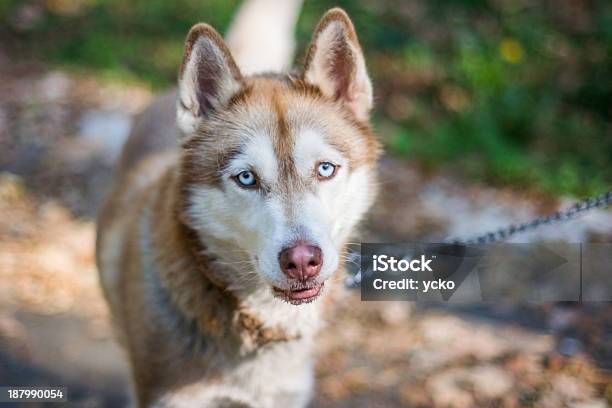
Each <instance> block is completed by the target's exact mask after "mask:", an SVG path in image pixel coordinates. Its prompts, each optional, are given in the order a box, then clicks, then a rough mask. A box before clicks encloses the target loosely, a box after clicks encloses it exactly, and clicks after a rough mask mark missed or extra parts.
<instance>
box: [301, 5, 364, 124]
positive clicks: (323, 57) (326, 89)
mask: <svg viewBox="0 0 612 408" xmlns="http://www.w3.org/2000/svg"><path fill="white" fill-rule="evenodd" d="M304 78H305V79H306V81H307V82H309V83H311V84H313V85H316V86H318V87H319V88H320V89H321V91H322V92H323V94H325V95H326V96H328V97H330V98H333V99H334V100H338V101H340V102H342V103H345V104H346V105H347V106H348V107H349V109H351V110H352V112H353V113H354V114H355V116H356V117H357V119H359V120H367V119H368V116H369V113H370V110H371V109H372V83H371V82H370V77H369V76H368V72H367V69H366V65H365V59H364V57H363V52H362V51H361V47H360V45H359V40H358V39H357V34H356V33H355V27H354V26H353V23H352V22H351V19H350V18H349V16H348V15H347V14H346V13H345V12H344V10H342V9H340V8H334V9H331V10H329V11H328V12H327V13H325V15H324V16H323V18H322V19H321V21H320V22H319V24H318V26H317V28H316V30H315V32H314V34H313V37H312V42H311V43H310V46H309V48H308V52H307V54H306V61H305V73H304Z"/></svg>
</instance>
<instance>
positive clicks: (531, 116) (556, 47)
mask: <svg viewBox="0 0 612 408" xmlns="http://www.w3.org/2000/svg"><path fill="white" fill-rule="evenodd" d="M279 1H281V0H279ZM41 4H42V6H41ZM238 4H239V2H238V1H237V0H176V1H167V0H132V1H121V0H47V1H36V2H24V1H15V0H5V1H4V2H2V3H0V23H2V26H3V27H4V28H2V29H1V30H2V31H0V34H1V35H2V36H3V37H5V38H7V39H9V40H10V42H11V43H12V44H13V45H12V51H14V52H15V53H17V54H19V53H22V54H35V55H36V56H37V57H40V56H43V57H44V58H45V59H47V60H48V61H51V62H54V63H60V64H69V65H74V66H78V67H85V68H90V69H95V70H97V71H99V72H102V73H105V74H108V75H112V76H114V77H118V78H126V77H127V78H138V79H139V80H144V81H147V82H148V83H150V84H151V85H152V86H153V87H155V88H163V87H167V86H170V85H171V84H173V83H174V81H175V78H176V71H177V67H178V65H179V62H180V58H181V54H182V45H183V40H184V37H185V35H186V33H187V31H188V29H189V27H190V26H191V25H192V24H193V23H195V22H197V21H206V22H209V23H211V24H213V25H214V26H216V27H218V28H220V29H223V28H225V27H226V26H227V24H228V22H229V21H230V19H231V16H232V15H233V13H234V11H235V8H236V7H237V5H238ZM28 5H29V6H31V7H34V6H33V5H38V6H37V7H38V8H39V16H38V17H36V18H31V17H30V20H33V22H32V21H30V22H28V21H26V24H24V23H23V22H20V21H19V18H22V19H23V17H22V16H21V17H20V13H22V14H23V8H24V7H26V6H28ZM336 5H339V6H341V7H343V8H345V9H346V10H347V11H348V12H349V14H350V15H351V16H352V18H353V20H354V22H355V25H356V27H357V30H358V33H359V36H360V39H361V42H362V44H363V47H364V50H365V52H366V54H367V58H368V64H369V68H370V71H371V74H372V76H373V79H374V82H375V86H376V92H377V110H376V113H375V120H376V122H377V123H378V125H379V127H380V128H381V129H383V130H384V131H383V132H381V133H382V136H383V138H384V140H385V142H386V144H387V146H388V149H389V150H390V151H391V152H393V153H395V154H397V155H400V156H403V157H406V158H407V159H410V160H413V161H416V162H418V163H420V164H422V165H424V166H426V167H429V168H439V167H444V168H450V169H451V170H452V171H456V172H460V173H462V174H464V175H467V176H469V177H472V178H476V179H480V180H484V181H487V182H492V183H501V184H510V185H515V186H518V187H524V188H536V189H538V190H541V191H544V192H549V193H554V194H558V193H564V194H573V195H584V194H592V193H596V192H600V191H602V190H604V189H609V188H610V185H611V184H612V120H611V119H612V58H611V55H612V2H610V1H606V0H591V1H587V0H559V1H554V2H553V1H544V0H538V1H536V0H489V1H486V0H430V1H426V0H416V1H390V0H377V1H373V0H372V1H368V0H350V1H349V0H338V1H337V2H330V1H323V0H306V4H305V7H304V11H303V13H302V15H301V18H300V22H299V25H298V29H297V34H298V42H299V45H300V49H301V50H303V49H304V48H305V46H306V44H307V43H308V40H309V38H310V34H311V32H312V29H313V27H314V26H315V25H316V23H317V20H318V18H319V17H320V15H321V14H322V13H323V12H324V11H325V10H326V9H328V8H330V7H332V6H336ZM30 14H32V13H30ZM25 15H26V17H27V13H26V14H25ZM26 20H27V18H26Z"/></svg>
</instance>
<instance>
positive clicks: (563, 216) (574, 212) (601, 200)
mask: <svg viewBox="0 0 612 408" xmlns="http://www.w3.org/2000/svg"><path fill="white" fill-rule="evenodd" d="M611 204H612V191H607V192H605V193H602V194H600V195H598V196H594V197H589V198H585V199H584V200H581V201H578V202H577V203H575V204H574V205H572V206H571V207H569V208H567V209H565V210H560V211H557V212H555V213H553V214H550V215H547V216H544V217H538V218H535V219H533V220H531V221H529V222H524V223H521V224H518V225H515V224H511V225H509V226H507V227H505V228H500V229H498V230H496V231H491V232H487V233H485V234H481V235H477V236H475V237H473V238H470V239H467V240H460V239H452V240H445V242H448V243H451V244H457V245H475V244H492V243H495V242H500V241H505V240H507V239H509V238H510V237H512V236H514V235H517V234H522V233H525V232H528V231H532V230H535V229H538V228H540V227H542V226H545V225H554V224H558V223H562V222H566V221H570V220H573V219H575V218H576V217H578V216H579V215H582V214H584V213H585V212H588V211H591V210H594V209H598V208H599V209H604V208H607V207H609V206H610V205H611ZM347 259H348V261H349V262H350V263H352V264H353V265H357V266H359V265H360V261H361V256H360V254H359V253H358V252H352V253H350V254H348V257H347ZM345 284H346V286H347V287H349V288H352V287H357V286H359V285H360V284H361V270H360V268H359V267H357V271H356V272H355V273H354V274H353V275H352V276H349V277H347V279H346V281H345Z"/></svg>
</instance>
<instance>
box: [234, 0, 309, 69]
mask: <svg viewBox="0 0 612 408" xmlns="http://www.w3.org/2000/svg"><path fill="white" fill-rule="evenodd" d="M302 2H303V0H282V1H279V0H245V1H244V3H243V4H242V6H241V7H240V10H238V13H237V14H236V16H235V17H234V20H233V22H232V24H231V25H230V28H229V30H228V32H227V35H226V41H227V44H228V46H229V48H230V50H231V51H232V54H233V56H234V59H235V60H236V62H237V63H238V66H239V67H240V70H241V71H242V73H243V74H245V75H250V74H256V73H261V72H268V71H274V72H283V71H286V70H288V69H290V68H291V63H292V62H293V52H294V49H295V38H294V27H295V23H296V21H297V18H298V15H299V12H300V9H301V6H302Z"/></svg>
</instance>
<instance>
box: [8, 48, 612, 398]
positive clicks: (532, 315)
mask: <svg viewBox="0 0 612 408" xmlns="http://www.w3.org/2000/svg"><path fill="white" fill-rule="evenodd" d="M0 75H1V76H2V78H7V79H8V80H6V81H2V83H0V172H1V173H0V215H1V216H0V281H1V282H2V283H1V284H0V384H3V385H4V384H6V385H41V384H48V385H65V386H67V387H68V388H69V391H70V395H71V399H72V400H73V402H72V403H71V405H72V406H78V407H83V406H84V407H117V406H123V405H125V404H126V403H127V401H128V399H127V398H128V397H127V393H128V389H127V385H126V384H127V378H128V374H127V373H128V370H127V366H126V364H125V359H124V356H123V354H122V352H121V350H120V349H119V348H118V346H117V345H116V344H115V342H114V340H113V336H112V329H111V327H110V325H109V319H108V310H107V308H106V306H105V303H104V301H103V299H102V295H101V292H100V289H99V286H98V279H97V275H96V269H95V262H94V259H95V253H94V237H95V221H94V216H95V212H96V209H97V207H98V206H99V203H100V200H101V198H102V197H103V195H104V192H105V190H106V188H107V187H108V182H109V180H110V177H111V171H112V170H111V169H112V162H113V160H114V158H115V157H116V155H117V151H118V147H119V146H120V141H121V140H122V137H123V136H122V135H123V134H122V132H124V129H125V126H126V123H127V124H128V125H129V123H130V121H131V118H132V115H133V114H134V113H135V112H137V111H139V110H140V109H142V107H143V106H145V105H146V103H147V102H148V101H149V100H150V99H151V97H152V95H151V92H149V91H148V90H147V89H146V88H144V87H142V86H138V85H134V84H132V85H117V84H112V83H106V82H103V81H100V80H97V79H95V78H91V77H88V76H86V75H84V74H75V73H67V72H62V71H48V70H46V69H45V68H44V67H40V66H37V65H36V64H35V63H33V62H20V63H16V62H14V61H10V60H9V58H8V57H7V56H6V55H4V54H2V52H0ZM100 126H102V127H100ZM97 132H98V133H97ZM381 172H382V177H381V200H380V201H379V202H378V203H377V205H376V206H375V208H374V209H373V212H372V215H371V217H370V219H369V220H368V222H367V223H366V225H365V228H364V232H363V234H364V236H365V237H367V238H365V239H368V240H383V239H387V240H394V239H404V240H409V239H431V238H432V237H436V236H444V235H469V234H470V233H471V232H472V231H473V228H474V225H478V226H480V227H482V229H485V230H486V229H488V228H489V227H492V226H495V223H496V222H497V223H499V222H502V221H504V222H505V221H508V222H509V221H514V220H516V219H523V218H524V217H528V216H532V215H537V214H541V213H544V212H546V211H550V210H551V209H555V208H557V206H558V205H560V204H562V203H563V202H564V201H563V199H552V198H550V197H540V196H538V195H537V194H534V193H524V192H517V191H511V190H497V189H492V188H489V187H486V186H479V185H474V184H469V183H466V182H463V181H459V180H456V179H454V178H453V177H451V176H449V175H444V174H438V175H424V174H423V173H422V172H421V171H420V170H419V169H418V168H417V167H416V166H414V165H411V164H406V163H403V162H400V161H397V160H394V159H391V158H385V159H384V160H383V163H382V165H381ZM387 197H393V198H394V199H393V200H389V199H385V198H387ZM478 203H487V206H485V207H479V204H478ZM491 203H494V204H495V205H494V206H492V205H491ZM492 207H493V208H494V209H491V208H492ZM610 217H611V216H610V213H609V212H599V213H597V214H594V215H592V216H591V218H589V219H587V220H586V221H584V222H582V223H578V224H573V226H571V225H570V226H567V227H563V228H565V229H564V230H563V231H564V232H563V234H565V235H566V236H568V237H572V238H573V239H578V240H597V241H600V242H609V241H610V235H609V232H610V230H611V229H612V228H611V227H612V220H611V218H610ZM473 232H474V233H475V232H479V231H473ZM555 233H557V234H559V232H558V231H557V232H555ZM544 234H546V233H544ZM337 304H338V306H339V307H338V310H337V311H336V313H335V314H334V316H332V317H330V321H329V322H328V326H327V328H326V329H325V330H323V332H322V333H321V336H320V338H319V346H318V349H317V354H318V365H317V393H316V396H315V400H314V402H313V406H314V407H336V408H339V407H457V408H461V407H466V408H467V407H474V406H477V407H498V406H499V407H550V408H556V407H562V406H568V407H574V408H579V407H580V408H586V407H589V408H603V407H607V406H610V405H611V404H612V372H611V371H610V370H611V369H612V308H611V307H610V306H609V305H607V304H595V305H588V306H581V307H579V306H576V305H546V306H537V307H536V306H532V307H527V306H522V307H519V306H513V307H479V308H477V307H472V308H469V307H463V308H459V307H455V308H450V307H442V306H439V307H438V306H432V305H429V306H424V305H414V304H409V303H402V302H361V301H360V299H359V293H358V292H356V291H352V292H347V293H345V294H344V295H342V296H341V297H340V298H339V299H338V301H337Z"/></svg>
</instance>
